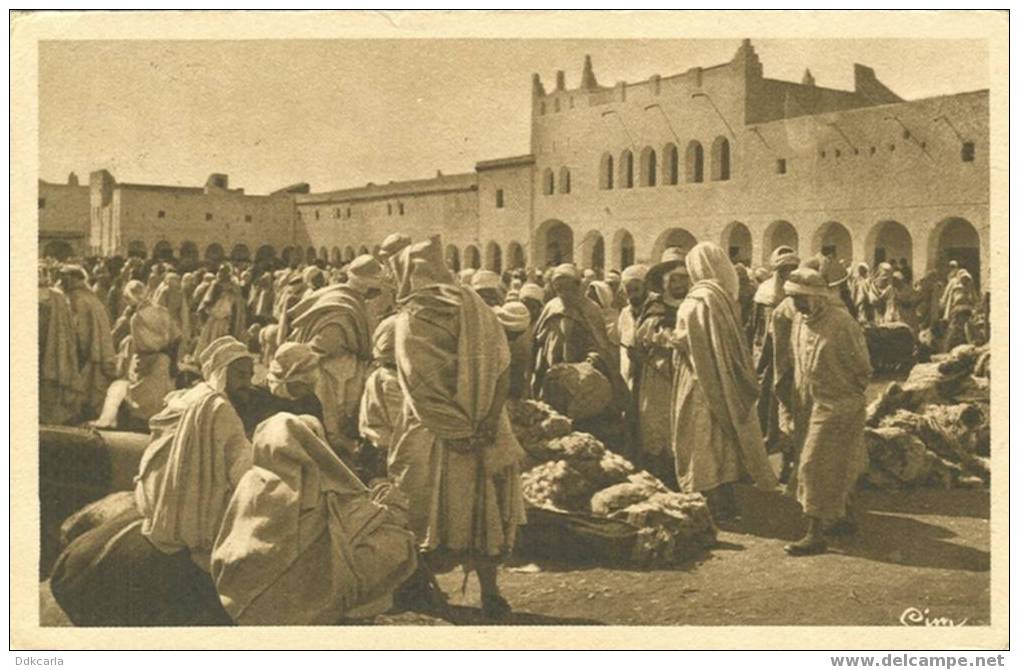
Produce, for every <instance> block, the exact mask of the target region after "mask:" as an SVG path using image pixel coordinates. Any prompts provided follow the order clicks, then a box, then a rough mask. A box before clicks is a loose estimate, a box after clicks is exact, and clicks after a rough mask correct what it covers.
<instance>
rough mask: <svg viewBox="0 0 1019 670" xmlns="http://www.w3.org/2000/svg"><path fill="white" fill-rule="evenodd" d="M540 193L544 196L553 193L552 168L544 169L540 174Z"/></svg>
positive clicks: (553, 175)
mask: <svg viewBox="0 0 1019 670" xmlns="http://www.w3.org/2000/svg"><path fill="white" fill-rule="evenodd" d="M541 192H542V193H544V194H545V195H552V194H553V193H555V173H553V172H552V168H545V171H544V172H542V173H541Z"/></svg>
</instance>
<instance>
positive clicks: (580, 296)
mask: <svg viewBox="0 0 1019 670" xmlns="http://www.w3.org/2000/svg"><path fill="white" fill-rule="evenodd" d="M551 283H552V288H553V290H554V291H555V294H556V297H555V298H553V299H552V300H550V301H549V302H547V303H546V304H545V307H544V309H543V310H542V312H541V316H539V317H538V322H537V323H536V324H535V327H534V337H535V348H536V356H537V361H536V363H535V368H534V379H533V381H532V386H533V391H534V397H537V398H540V397H542V391H543V386H544V383H545V374H546V373H547V372H548V370H549V368H551V367H552V366H553V365H556V364H557V363H580V362H582V361H584V360H586V359H587V358H588V356H589V355H590V354H592V353H595V354H598V356H599V358H600V359H601V360H602V361H603V362H604V363H605V364H607V365H608V366H610V367H611V368H612V370H613V371H614V373H615V375H616V376H618V365H616V363H615V361H617V360H618V357H619V348H618V347H617V346H613V344H612V342H611V341H609V336H608V333H607V332H606V330H605V319H604V317H603V316H602V313H601V310H600V309H598V305H596V304H594V303H593V302H591V301H590V300H588V299H587V298H586V297H584V289H583V284H582V280H581V275H580V271H579V270H577V267H576V266H575V265H573V264H571V263H566V264H563V265H559V266H558V267H556V268H555V269H554V270H552V272H551ZM621 381H622V378H620V382H621Z"/></svg>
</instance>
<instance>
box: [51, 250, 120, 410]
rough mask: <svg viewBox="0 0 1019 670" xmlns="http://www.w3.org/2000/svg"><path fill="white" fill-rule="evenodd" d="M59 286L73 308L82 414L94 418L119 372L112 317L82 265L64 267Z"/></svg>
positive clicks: (72, 315) (61, 271) (61, 270)
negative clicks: (80, 378) (111, 325)
mask: <svg viewBox="0 0 1019 670" xmlns="http://www.w3.org/2000/svg"><path fill="white" fill-rule="evenodd" d="M60 283H61V286H62V288H63V291H64V295H65V296H66V297H67V302H68V304H69V305H70V308H71V317H72V319H73V323H74V333H75V338H76V341H77V346H78V369H79V372H80V374H81V377H82V382H83V383H84V391H85V397H84V404H83V407H82V414H83V418H85V419H94V418H95V417H97V416H98V415H99V411H100V410H101V409H102V407H103V402H104V401H105V400H106V389H107V387H109V385H110V380H111V379H113V377H114V376H115V375H116V372H117V361H116V351H115V350H114V348H113V332H112V329H111V328H110V318H109V315H108V314H107V312H106V306H105V305H103V303H102V301H101V300H100V299H99V298H98V297H97V296H96V294H95V293H93V292H92V290H91V289H90V288H89V287H88V284H87V280H86V276H85V270H84V269H83V268H82V267H81V266H80V265H64V266H62V267H61V268H60Z"/></svg>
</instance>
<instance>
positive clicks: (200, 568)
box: [51, 336, 253, 626]
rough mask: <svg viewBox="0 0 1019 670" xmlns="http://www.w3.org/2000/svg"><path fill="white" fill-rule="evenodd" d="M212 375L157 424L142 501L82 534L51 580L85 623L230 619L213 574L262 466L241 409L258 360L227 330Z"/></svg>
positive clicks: (208, 366)
mask: <svg viewBox="0 0 1019 670" xmlns="http://www.w3.org/2000/svg"><path fill="white" fill-rule="evenodd" d="M199 360H200V362H201V365H202V376H203V377H204V381H202V382H199V383H198V384H196V385H195V386H193V387H191V388H190V389H186V390H181V391H174V392H172V393H170V394H169V395H168V396H167V398H166V401H167V402H166V407H164V408H163V410H162V411H161V412H159V413H158V414H156V415H155V416H153V417H152V419H151V421H150V422H149V425H150V428H151V430H152V440H151V442H150V443H149V446H148V447H147V448H146V450H145V453H144V454H143V455H142V459H141V463H140V464H139V466H138V476H137V477H135V490H134V498H135V500H134V502H135V508H136V509H132V510H125V512H124V513H121V514H119V515H117V516H116V517H115V518H112V519H109V520H107V521H105V522H104V523H102V524H101V525H100V526H98V527H96V528H94V529H92V530H90V531H88V532H86V533H85V534H84V535H81V536H79V537H78V538H76V539H75V540H74V542H72V543H71V545H70V546H68V548H67V549H66V550H65V551H64V553H63V554H61V556H60V558H58V560H57V563H56V565H55V566H54V569H53V577H52V579H51V587H52V590H53V595H54V597H55V598H56V600H57V602H58V603H59V604H60V606H61V607H62V608H63V609H64V611H65V612H68V614H69V615H70V617H71V620H72V621H74V622H75V623H77V624H79V625H93V626H96V625H106V626H131V625H134V626H138V625H170V626H173V625H177V626H180V625H194V624H210V623H211V624H218V625H224V624H226V623H230V618H229V617H228V616H227V615H226V612H224V611H223V609H222V606H221V605H220V603H219V599H218V597H217V595H216V590H215V587H214V585H213V583H212V578H211V577H210V575H209V569H210V557H211V552H212V549H213V547H214V545H215V541H216V537H217V535H218V534H219V530H220V526H221V525H222V521H223V517H224V515H225V513H226V510H227V506H228V504H229V502H230V498H231V495H232V494H233V492H234V490H235V489H236V488H237V485H238V483H239V482H240V481H241V478H242V477H243V475H244V474H245V473H246V472H247V471H248V470H249V469H250V467H251V463H252V450H251V444H250V442H249V441H248V439H247V437H245V434H244V426H243V425H242V423H241V419H240V416H238V414H237V410H236V407H237V406H240V405H243V404H245V403H246V401H247V396H248V391H249V389H250V387H251V375H252V371H253V363H252V360H251V356H250V355H249V354H248V351H247V348H246V347H245V346H244V345H243V344H241V343H240V342H239V341H238V340H236V339H234V338H233V337H230V336H225V337H221V338H219V339H217V340H216V341H215V342H212V343H211V344H210V345H209V346H208V347H206V348H205V350H203V351H202V352H201V354H200V357H199Z"/></svg>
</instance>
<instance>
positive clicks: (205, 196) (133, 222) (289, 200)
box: [89, 170, 307, 263]
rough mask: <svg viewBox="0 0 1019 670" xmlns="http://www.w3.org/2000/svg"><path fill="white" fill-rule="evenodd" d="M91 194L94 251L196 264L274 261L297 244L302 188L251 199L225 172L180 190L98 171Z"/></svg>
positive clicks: (90, 248) (94, 175)
mask: <svg viewBox="0 0 1019 670" xmlns="http://www.w3.org/2000/svg"><path fill="white" fill-rule="evenodd" d="M89 190H90V208H91V216H90V220H91V226H90V230H89V250H90V251H91V252H92V253H95V254H101V255H114V254H122V255H134V256H146V257H148V256H151V257H155V258H171V257H173V258H177V259H179V260H182V261H186V262H190V263H198V262H200V261H213V262H217V261H220V260H227V259H230V260H238V261H251V260H254V259H256V258H271V257H275V256H276V255H277V254H278V253H279V252H280V250H282V249H283V247H285V246H287V245H289V244H290V243H291V241H292V240H293V239H294V238H295V235H296V231H295V225H296V219H295V210H294V193H296V192H300V191H302V190H303V191H305V192H306V191H307V185H306V184H298V185H296V186H292V187H288V188H286V189H282V190H280V191H276V192H274V193H271V194H269V195H248V194H246V193H244V190H243V189H231V188H230V187H229V179H228V177H227V175H223V174H213V175H210V176H209V178H208V180H207V181H206V183H205V186H201V187H185V186H158V185H152V184H128V183H118V182H117V180H116V179H114V177H113V175H111V174H110V173H109V172H107V171H106V170H98V171H96V172H93V173H92V174H91V175H90V176H89Z"/></svg>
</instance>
